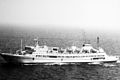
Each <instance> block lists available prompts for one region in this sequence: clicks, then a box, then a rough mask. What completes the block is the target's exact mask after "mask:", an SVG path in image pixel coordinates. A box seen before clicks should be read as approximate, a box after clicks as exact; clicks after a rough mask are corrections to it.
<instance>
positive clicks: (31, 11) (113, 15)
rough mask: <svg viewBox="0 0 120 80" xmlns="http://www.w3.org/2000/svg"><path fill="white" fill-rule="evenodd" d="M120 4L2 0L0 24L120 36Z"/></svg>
mask: <svg viewBox="0 0 120 80" xmlns="http://www.w3.org/2000/svg"><path fill="white" fill-rule="evenodd" d="M119 4H120V1H119V0H0V24H2V25H3V24H5V25H6V24H7V25H15V26H16V27H25V26H28V27H31V28H34V27H44V26H45V28H48V27H49V28H53V27H52V26H54V27H56V28H58V27H61V28H66V29H68V28H72V29H73V28H77V29H86V30H98V31H99V30H100V31H102V30H104V31H109V32H111V31H112V32H119V30H120V28H119V26H120V15H119V14H120V5H119Z"/></svg>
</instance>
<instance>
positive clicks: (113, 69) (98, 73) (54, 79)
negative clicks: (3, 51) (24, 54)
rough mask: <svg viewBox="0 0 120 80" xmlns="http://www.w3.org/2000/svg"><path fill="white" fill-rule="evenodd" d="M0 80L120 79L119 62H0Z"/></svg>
mask: <svg viewBox="0 0 120 80" xmlns="http://www.w3.org/2000/svg"><path fill="white" fill-rule="evenodd" d="M0 80H120V64H113V65H111V64H108V65H107V66H105V65H104V66H103V65H85V64H84V65H40V64H37V65H11V64H5V63H4V64H3V63H1V64H0Z"/></svg>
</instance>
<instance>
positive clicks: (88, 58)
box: [0, 38, 118, 64]
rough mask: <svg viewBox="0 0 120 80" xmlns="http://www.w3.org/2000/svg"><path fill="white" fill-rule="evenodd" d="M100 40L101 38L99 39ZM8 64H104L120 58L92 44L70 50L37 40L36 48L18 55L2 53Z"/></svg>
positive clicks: (20, 51) (33, 47)
mask: <svg viewBox="0 0 120 80" xmlns="http://www.w3.org/2000/svg"><path fill="white" fill-rule="evenodd" d="M98 39H99V38H98ZM0 55H1V56H2V57H3V58H4V60H5V61H6V62H7V63H15V64H37V63H39V64H79V63H87V64H102V63H111V62H116V61H118V57H116V56H110V55H108V54H106V52H105V51H104V50H103V49H102V48H101V47H97V48H94V47H93V46H92V45H91V44H90V43H85V44H83V45H82V47H80V48H79V47H77V46H72V47H69V48H59V47H48V46H46V45H43V46H39V43H38V40H36V43H35V46H25V47H24V49H21V50H17V51H16V53H14V54H13V53H0Z"/></svg>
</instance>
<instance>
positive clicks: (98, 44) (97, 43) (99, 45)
mask: <svg viewBox="0 0 120 80" xmlns="http://www.w3.org/2000/svg"><path fill="white" fill-rule="evenodd" d="M99 46H100V45H99V37H97V47H98V48H99Z"/></svg>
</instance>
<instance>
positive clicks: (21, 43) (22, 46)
mask: <svg viewBox="0 0 120 80" xmlns="http://www.w3.org/2000/svg"><path fill="white" fill-rule="evenodd" d="M22 44H23V40H22V39H21V46H20V47H21V51H22V47H23V45H22Z"/></svg>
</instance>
